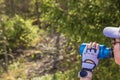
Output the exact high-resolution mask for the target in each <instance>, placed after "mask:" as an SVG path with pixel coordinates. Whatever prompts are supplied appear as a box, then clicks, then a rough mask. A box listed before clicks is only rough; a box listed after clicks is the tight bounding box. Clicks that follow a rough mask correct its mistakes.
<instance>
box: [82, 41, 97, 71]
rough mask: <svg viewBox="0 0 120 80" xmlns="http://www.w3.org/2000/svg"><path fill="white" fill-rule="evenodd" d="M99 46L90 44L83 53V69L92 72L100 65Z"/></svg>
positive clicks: (93, 43)
mask: <svg viewBox="0 0 120 80" xmlns="http://www.w3.org/2000/svg"><path fill="white" fill-rule="evenodd" d="M98 53H99V44H97V43H95V42H90V44H88V45H87V46H86V48H85V49H84V51H83V53H82V69H84V70H88V71H92V70H93V69H94V68H95V67H96V66H97V65H98Z"/></svg>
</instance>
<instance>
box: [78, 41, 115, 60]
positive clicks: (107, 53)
mask: <svg viewBox="0 0 120 80" xmlns="http://www.w3.org/2000/svg"><path fill="white" fill-rule="evenodd" d="M87 44H88V43H82V44H81V45H80V49H79V50H80V54H81V55H82V53H83V50H84V48H85V47H86V45H87ZM111 57H113V51H112V49H111V48H107V47H106V46H105V45H100V50H99V53H98V58H101V59H104V58H111Z"/></svg>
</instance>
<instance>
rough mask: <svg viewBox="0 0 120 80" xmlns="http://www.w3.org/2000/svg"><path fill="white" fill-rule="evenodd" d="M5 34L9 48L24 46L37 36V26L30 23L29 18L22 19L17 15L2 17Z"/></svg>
mask: <svg viewBox="0 0 120 80" xmlns="http://www.w3.org/2000/svg"><path fill="white" fill-rule="evenodd" d="M2 24H4V27H5V36H6V39H7V46H8V47H9V48H12V49H14V48H17V47H25V46H29V45H31V42H32V41H34V40H36V39H38V38H39V33H38V32H39V31H38V28H37V27H35V26H34V27H33V26H32V25H31V20H24V19H23V18H21V17H19V16H17V15H16V16H15V17H13V18H9V19H8V18H4V20H3V21H2Z"/></svg>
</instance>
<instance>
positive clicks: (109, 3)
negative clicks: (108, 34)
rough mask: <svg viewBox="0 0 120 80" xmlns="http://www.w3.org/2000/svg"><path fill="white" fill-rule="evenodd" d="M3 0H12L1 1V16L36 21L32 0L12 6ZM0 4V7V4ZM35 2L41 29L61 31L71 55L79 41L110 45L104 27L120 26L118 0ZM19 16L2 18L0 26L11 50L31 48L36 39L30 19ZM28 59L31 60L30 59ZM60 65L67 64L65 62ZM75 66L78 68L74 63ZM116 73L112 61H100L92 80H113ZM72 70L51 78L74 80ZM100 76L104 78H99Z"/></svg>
mask: <svg viewBox="0 0 120 80" xmlns="http://www.w3.org/2000/svg"><path fill="white" fill-rule="evenodd" d="M2 1H3V0H2ZM7 1H9V2H11V1H12V0H5V1H4V3H5V4H4V5H5V6H8V7H4V5H2V6H1V7H0V9H4V8H5V10H1V11H2V12H1V13H3V12H4V11H5V12H6V15H13V16H14V15H15V14H19V16H23V17H24V18H26V16H29V19H35V18H36V14H35V11H36V10H35V6H36V4H35V3H36V0H31V1H28V0H25V1H22V4H23V3H24V5H22V4H21V1H19V0H16V1H15V0H13V2H14V3H16V4H13V3H11V4H10V3H9V4H7V3H8V2H7ZM27 2H28V6H29V5H30V6H29V8H28V6H26V4H27ZM0 3H1V4H3V2H0ZM38 3H39V10H38V11H39V12H40V14H39V15H40V22H41V24H40V25H41V26H42V27H45V26H46V25H48V24H49V26H48V29H46V30H51V29H52V27H54V28H55V29H56V31H57V32H61V33H63V34H64V35H65V36H66V37H67V38H69V39H70V43H69V44H72V45H73V48H74V49H72V50H73V52H74V54H77V52H76V49H78V47H79V45H80V44H81V43H82V42H90V41H96V42H98V43H100V44H106V45H107V46H110V39H108V38H105V36H104V35H103V33H102V31H103V29H104V28H105V27H106V26H119V25H120V17H119V16H120V0H106V1H104V0H38ZM18 4H19V5H18ZM22 8H23V9H22ZM21 10H22V11H21ZM24 11H25V13H24ZM23 13H24V14H23ZM19 16H15V17H13V18H7V19H4V20H3V22H2V23H1V24H4V25H5V30H6V33H5V34H6V37H7V41H8V42H7V43H8V46H9V47H11V48H15V47H17V46H20V45H22V46H28V44H29V45H31V41H33V40H34V39H35V38H36V37H37V36H38V29H37V28H36V27H32V25H31V20H23V18H21V17H19ZM9 17H10V16H9ZM73 52H71V53H73ZM75 52H76V53H75ZM78 54H79V53H78ZM32 57H33V58H34V56H32ZM108 63H109V64H108ZM64 64H67V65H68V63H64ZM75 66H78V65H77V64H75ZM78 67H79V66H78ZM69 68H70V67H69ZM70 69H71V68H70ZM119 70H120V69H119V67H118V66H117V65H116V64H114V61H113V59H107V60H100V65H99V66H98V67H97V68H96V70H95V73H96V74H95V75H94V77H93V80H108V79H109V80H117V79H119V78H120V77H119V74H120V73H117V72H119ZM73 71H75V72H74V73H71V74H61V73H60V72H58V73H56V74H55V75H57V76H59V75H61V76H60V77H61V78H60V79H63V80H67V79H69V80H72V78H71V79H70V78H68V77H71V76H72V77H73V78H74V79H73V80H76V77H77V76H76V75H74V74H76V73H77V72H78V71H77V70H74V68H73V69H71V70H70V71H68V73H69V72H73ZM66 73H67V72H66ZM103 75H106V76H104V77H103ZM52 76H53V75H52ZM66 76H68V77H66ZM44 79H47V78H44ZM57 79H58V78H57Z"/></svg>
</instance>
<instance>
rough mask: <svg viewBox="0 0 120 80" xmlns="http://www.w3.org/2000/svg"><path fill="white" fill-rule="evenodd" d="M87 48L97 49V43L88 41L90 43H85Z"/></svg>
mask: <svg viewBox="0 0 120 80" xmlns="http://www.w3.org/2000/svg"><path fill="white" fill-rule="evenodd" d="M87 48H96V49H99V44H98V43H96V42H90V43H89V44H88V45H87Z"/></svg>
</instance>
